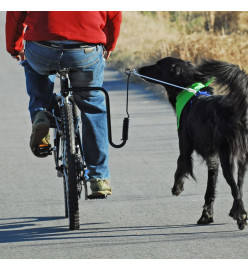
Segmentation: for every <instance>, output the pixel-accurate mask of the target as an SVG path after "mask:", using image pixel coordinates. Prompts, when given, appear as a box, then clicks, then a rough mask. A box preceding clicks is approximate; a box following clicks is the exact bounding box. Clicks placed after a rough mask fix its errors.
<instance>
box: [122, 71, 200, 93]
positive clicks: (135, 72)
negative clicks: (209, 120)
mask: <svg viewBox="0 0 248 270" xmlns="http://www.w3.org/2000/svg"><path fill="white" fill-rule="evenodd" d="M125 73H126V74H127V75H128V79H129V77H130V76H131V74H134V75H136V76H138V77H141V78H144V79H149V80H152V81H155V82H159V83H162V84H166V85H170V86H174V87H177V88H180V89H183V90H186V91H188V92H191V93H194V94H195V93H196V92H197V91H196V90H194V89H192V88H186V87H182V86H179V85H176V84H172V83H168V82H165V81H161V80H157V79H154V78H152V77H148V76H145V75H141V74H139V73H138V72H137V71H136V70H135V69H133V70H131V69H129V68H128V69H126V71H125Z"/></svg>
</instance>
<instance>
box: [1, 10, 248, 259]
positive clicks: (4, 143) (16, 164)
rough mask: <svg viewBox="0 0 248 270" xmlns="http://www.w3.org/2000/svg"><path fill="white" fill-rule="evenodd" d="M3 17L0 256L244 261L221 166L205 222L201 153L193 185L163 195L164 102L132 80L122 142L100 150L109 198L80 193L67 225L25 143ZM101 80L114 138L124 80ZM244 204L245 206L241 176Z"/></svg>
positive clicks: (174, 149)
mask: <svg viewBox="0 0 248 270" xmlns="http://www.w3.org/2000/svg"><path fill="white" fill-rule="evenodd" d="M4 16H5V15H4V12H0V29H1V33H0V48H1V50H0V59H1V62H0V78H1V90H0V91H1V92H0V93H1V98H0V123H1V128H0V142H1V149H0V175H1V180H0V181H1V188H0V258H1V259H11V258H12V259H13V258H21V259H23V258H33V259H38V258H47V259H49V258H51V259H53V258H64V259H67V258H76V259H98V258H102V259H133V258H140V259H155V258H160V259H168V258H174V259H182V258H193V259H197V258H205V259H210V258H226V259H230V258H248V254H247V246H248V229H247V228H246V229H245V230H243V231H239V230H238V228H237V225H236V222H235V221H234V220H232V219H231V218H230V217H229V216H228V213H229V210H230V208H231V205H232V197H231V192H230V188H229V186H227V184H226V182H225V180H224V179H223V177H222V174H221V173H220V177H219V181H218V185H217V190H218V191H217V199H216V203H215V217H214V220H215V222H214V223H213V224H211V225H207V226H198V225H196V221H197V220H198V219H199V217H200V215H201V211H202V205H203V203H204V199H203V198H204V193H205V189H206V176H207V170H206V166H205V164H204V163H202V160H201V158H198V157H197V156H195V166H194V171H195V174H196V177H197V182H194V180H191V179H189V180H188V181H187V183H186V184H185V190H184V192H183V193H182V195H180V196H179V197H173V196H172V194H171V187H172V186H173V177H174V171H175V169H176V162H177V156H178V139H177V132H176V118H175V115H174V112H173V111H172V109H171V107H170V105H169V104H168V102H167V101H166V100H163V99H161V98H159V97H157V96H156V95H155V94H154V93H152V92H151V91H148V90H146V89H144V87H143V86H141V85H137V84H131V89H130V101H129V112H130V116H131V120H130V132H129V140H128V142H127V145H126V146H125V147H124V148H122V149H111V151H110V166H111V173H112V178H111V184H112V187H113V195H112V196H109V197H108V199H107V200H97V201H85V200H83V199H81V201H80V221H81V228H80V230H78V231H69V230H68V221H67V219H65V218H64V217H63V215H64V201H63V190H62V182H61V178H57V177H56V172H55V169H54V163H53V157H48V158H46V159H38V158H36V157H34V156H33V155H32V153H31V151H30V149H29V136H30V132H31V124H30V120H29V113H28V110H27V107H28V97H27V94H26V90H25V80H24V73H23V68H22V67H21V66H19V65H18V62H17V61H14V60H12V58H11V57H10V56H9V55H8V54H7V53H6V52H5V39H4V21H5V18H4ZM132 68H133V67H132ZM104 86H105V88H106V89H108V90H109V93H110V100H111V112H112V125H113V139H114V141H115V142H116V143H118V142H119V140H120V138H121V125H122V119H123V117H124V116H125V91H124V90H125V81H123V80H122V79H121V76H120V74H119V73H117V72H115V71H111V70H109V69H106V72H105V85H104ZM150 87H152V86H151V85H150ZM244 203H245V205H246V207H247V208H248V185H247V181H246V183H245V185H244Z"/></svg>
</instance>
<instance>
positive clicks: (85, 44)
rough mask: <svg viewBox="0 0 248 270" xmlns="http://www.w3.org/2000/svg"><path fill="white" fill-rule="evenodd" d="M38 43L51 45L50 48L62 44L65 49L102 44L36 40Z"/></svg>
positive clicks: (58, 46) (56, 47)
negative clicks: (59, 42)
mask: <svg viewBox="0 0 248 270" xmlns="http://www.w3.org/2000/svg"><path fill="white" fill-rule="evenodd" d="M36 43H38V44H41V45H43V46H46V47H49V48H55V49H59V48H60V46H61V45H62V46H63V49H79V48H85V47H86V46H97V45H101V44H95V43H85V42H80V43H74V44H58V43H52V42H49V41H36Z"/></svg>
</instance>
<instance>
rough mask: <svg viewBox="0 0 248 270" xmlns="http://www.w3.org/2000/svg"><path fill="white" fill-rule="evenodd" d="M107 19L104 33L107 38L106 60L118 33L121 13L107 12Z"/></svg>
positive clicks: (113, 46)
mask: <svg viewBox="0 0 248 270" xmlns="http://www.w3.org/2000/svg"><path fill="white" fill-rule="evenodd" d="M107 14H108V17H107V22H106V26H105V28H104V32H105V34H106V36H107V44H106V46H105V48H106V51H107V52H106V59H107V58H108V57H109V55H110V52H111V51H113V50H114V48H115V45H116V42H117V39H118V37H119V33H120V27H121V20H122V13H121V11H107Z"/></svg>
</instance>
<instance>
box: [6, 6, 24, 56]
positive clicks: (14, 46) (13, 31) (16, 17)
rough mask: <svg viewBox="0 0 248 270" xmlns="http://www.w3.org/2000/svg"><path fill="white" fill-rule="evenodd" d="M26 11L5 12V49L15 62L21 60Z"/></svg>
mask: <svg viewBox="0 0 248 270" xmlns="http://www.w3.org/2000/svg"><path fill="white" fill-rule="evenodd" d="M27 14H28V12H27V11H7V13H6V25H5V34H6V49H7V51H8V52H9V53H10V54H11V55H12V56H13V57H14V58H15V59H17V60H23V58H24V51H23V37H24V29H25V24H24V21H25V19H26V17H27Z"/></svg>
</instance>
